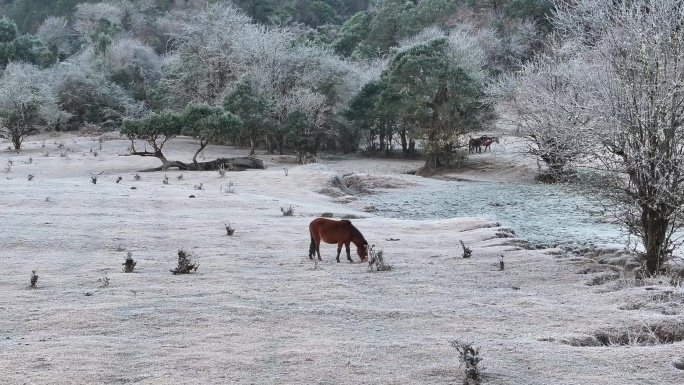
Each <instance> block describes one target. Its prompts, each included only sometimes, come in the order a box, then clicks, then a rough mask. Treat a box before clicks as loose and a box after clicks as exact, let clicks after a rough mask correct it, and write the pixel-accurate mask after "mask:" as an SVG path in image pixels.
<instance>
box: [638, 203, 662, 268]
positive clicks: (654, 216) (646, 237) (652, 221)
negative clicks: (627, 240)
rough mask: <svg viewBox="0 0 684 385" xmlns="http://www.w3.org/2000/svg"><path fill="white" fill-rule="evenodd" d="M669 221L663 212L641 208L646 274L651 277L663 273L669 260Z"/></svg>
mask: <svg viewBox="0 0 684 385" xmlns="http://www.w3.org/2000/svg"><path fill="white" fill-rule="evenodd" d="M667 226H668V220H667V218H666V217H665V215H664V214H663V212H662V211H661V210H658V209H653V208H652V207H649V206H647V205H642V206H641V228H642V230H643V242H644V249H645V255H644V259H645V260H646V273H647V274H648V275H649V276H653V275H657V274H659V273H661V269H662V267H663V263H664V262H665V261H666V260H667V255H666V253H667V245H666V234H667Z"/></svg>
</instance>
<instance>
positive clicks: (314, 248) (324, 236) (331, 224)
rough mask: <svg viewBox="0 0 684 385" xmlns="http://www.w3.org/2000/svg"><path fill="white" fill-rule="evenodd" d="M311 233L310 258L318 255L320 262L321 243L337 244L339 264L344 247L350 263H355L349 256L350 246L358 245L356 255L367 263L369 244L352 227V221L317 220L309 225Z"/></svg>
mask: <svg viewBox="0 0 684 385" xmlns="http://www.w3.org/2000/svg"><path fill="white" fill-rule="evenodd" d="M309 233H311V246H310V247H309V258H310V259H314V257H316V253H318V260H319V261H322V260H323V259H321V250H320V246H321V241H323V242H325V243H337V262H340V253H341V252H342V245H344V247H345V248H346V250H347V259H348V260H349V262H354V261H353V260H352V258H351V255H350V254H349V244H350V243H354V244H355V245H356V248H357V249H356V253H357V254H358V255H359V258H361V261H365V260H366V258H368V251H367V250H366V246H367V245H368V242H366V239H365V238H364V237H363V235H362V234H361V232H360V231H359V230H358V229H357V228H356V227H354V225H352V223H351V222H350V221H347V220H341V221H336V220H333V219H327V218H316V219H314V220H313V221H311V223H310V224H309Z"/></svg>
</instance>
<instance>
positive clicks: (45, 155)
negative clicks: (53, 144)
mask: <svg viewBox="0 0 684 385" xmlns="http://www.w3.org/2000/svg"><path fill="white" fill-rule="evenodd" d="M42 154H43V156H44V157H46V158H47V157H48V156H50V151H48V150H43V151H42Z"/></svg>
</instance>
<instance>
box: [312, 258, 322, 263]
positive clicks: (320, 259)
mask: <svg viewBox="0 0 684 385" xmlns="http://www.w3.org/2000/svg"><path fill="white" fill-rule="evenodd" d="M312 259H313V258H312ZM318 260H319V261H321V262H323V258H318Z"/></svg>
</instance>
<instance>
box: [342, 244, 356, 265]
mask: <svg viewBox="0 0 684 385" xmlns="http://www.w3.org/2000/svg"><path fill="white" fill-rule="evenodd" d="M344 247H345V249H347V259H348V260H349V262H354V260H353V259H351V254H350V253H349V242H347V243H345V244H344Z"/></svg>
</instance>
